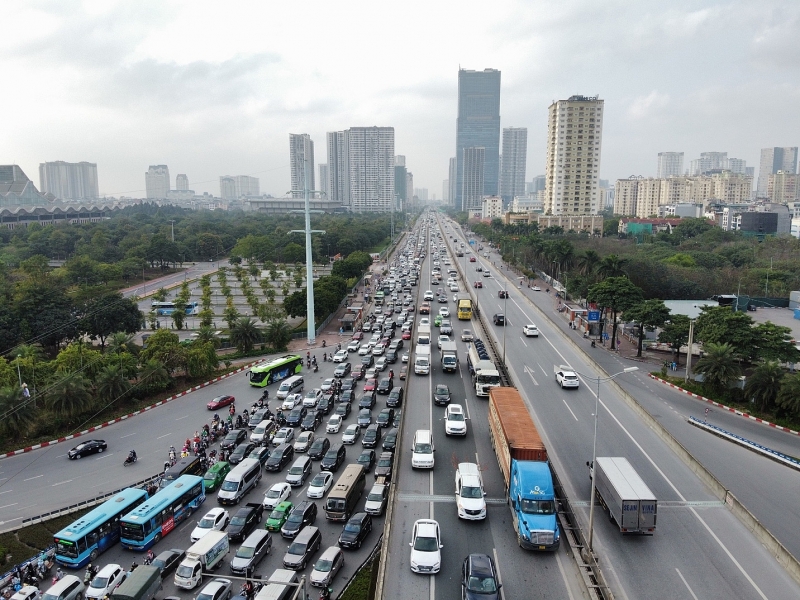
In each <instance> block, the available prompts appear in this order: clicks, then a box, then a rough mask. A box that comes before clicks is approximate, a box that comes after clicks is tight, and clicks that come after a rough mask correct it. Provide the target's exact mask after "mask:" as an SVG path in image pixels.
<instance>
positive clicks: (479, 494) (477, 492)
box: [461, 485, 483, 498]
mask: <svg viewBox="0 0 800 600" xmlns="http://www.w3.org/2000/svg"><path fill="white" fill-rule="evenodd" d="M461 497H462V498H483V490H481V488H479V487H472V486H466V485H465V486H464V487H462V488H461Z"/></svg>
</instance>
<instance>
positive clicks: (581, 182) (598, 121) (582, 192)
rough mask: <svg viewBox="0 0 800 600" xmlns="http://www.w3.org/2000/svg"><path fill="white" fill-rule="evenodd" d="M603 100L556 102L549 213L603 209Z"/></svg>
mask: <svg viewBox="0 0 800 600" xmlns="http://www.w3.org/2000/svg"><path fill="white" fill-rule="evenodd" d="M603 103H604V101H603V100H600V99H599V98H598V97H596V96H591V97H587V96H572V97H570V98H569V99H568V100H558V101H556V102H553V103H552V104H551V105H550V108H549V118H548V122H547V164H546V169H545V179H546V181H545V185H546V187H545V203H544V210H545V213H546V214H552V215H590V214H596V213H597V212H599V211H600V210H602V208H603V207H602V206H601V205H600V202H601V201H600V197H599V195H598V191H597V188H598V179H599V173H600V152H601V147H602V139H603Z"/></svg>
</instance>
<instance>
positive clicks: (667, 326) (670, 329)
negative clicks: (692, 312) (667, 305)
mask: <svg viewBox="0 0 800 600" xmlns="http://www.w3.org/2000/svg"><path fill="white" fill-rule="evenodd" d="M689 323H690V320H689V317H687V316H686V315H670V317H669V321H667V322H666V323H664V326H663V327H662V328H661V331H659V332H658V341H659V342H661V343H663V344H669V345H670V348H672V349H673V350H674V351H675V362H676V363H677V364H680V362H681V347H682V346H685V345H686V344H688V343H689Z"/></svg>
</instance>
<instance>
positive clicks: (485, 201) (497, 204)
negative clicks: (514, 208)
mask: <svg viewBox="0 0 800 600" xmlns="http://www.w3.org/2000/svg"><path fill="white" fill-rule="evenodd" d="M501 218H503V199H502V198H501V197H500V196H484V197H483V198H481V219H484V220H489V221H491V220H492V219H501Z"/></svg>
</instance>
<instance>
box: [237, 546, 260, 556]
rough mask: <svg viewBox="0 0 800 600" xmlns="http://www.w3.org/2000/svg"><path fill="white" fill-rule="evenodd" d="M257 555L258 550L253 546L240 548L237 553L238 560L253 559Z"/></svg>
mask: <svg viewBox="0 0 800 600" xmlns="http://www.w3.org/2000/svg"><path fill="white" fill-rule="evenodd" d="M255 553H256V549H255V548H253V547H252V546H239V549H238V550H237V551H236V558H253V556H254V555H255Z"/></svg>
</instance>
